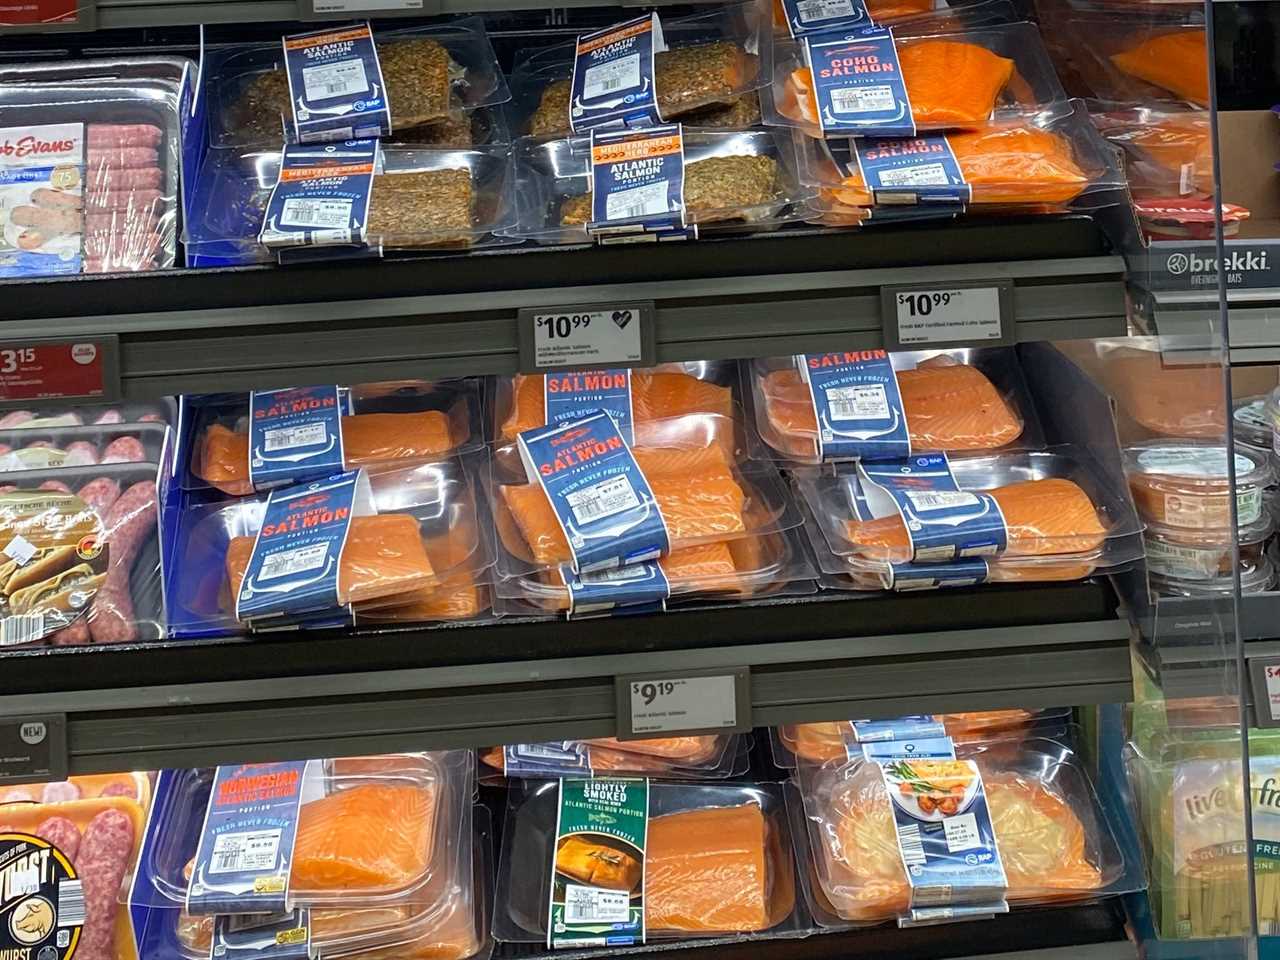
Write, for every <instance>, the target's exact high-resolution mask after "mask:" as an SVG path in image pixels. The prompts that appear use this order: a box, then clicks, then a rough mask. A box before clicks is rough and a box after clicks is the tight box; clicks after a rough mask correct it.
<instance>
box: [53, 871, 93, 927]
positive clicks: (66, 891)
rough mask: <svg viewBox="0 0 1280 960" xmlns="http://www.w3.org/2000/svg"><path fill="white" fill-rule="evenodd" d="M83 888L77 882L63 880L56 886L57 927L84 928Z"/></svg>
mask: <svg viewBox="0 0 1280 960" xmlns="http://www.w3.org/2000/svg"><path fill="white" fill-rule="evenodd" d="M85 919H86V914H85V907H84V886H83V885H82V884H81V882H80V881H79V880H63V881H62V882H61V883H60V884H58V926H60V927H80V926H84V921H85Z"/></svg>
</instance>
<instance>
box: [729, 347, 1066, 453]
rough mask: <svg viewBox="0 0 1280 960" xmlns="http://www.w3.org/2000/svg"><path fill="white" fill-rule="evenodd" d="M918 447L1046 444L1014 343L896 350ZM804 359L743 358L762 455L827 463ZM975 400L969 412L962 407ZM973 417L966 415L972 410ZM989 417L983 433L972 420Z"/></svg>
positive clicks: (906, 407)
mask: <svg viewBox="0 0 1280 960" xmlns="http://www.w3.org/2000/svg"><path fill="white" fill-rule="evenodd" d="M889 360H890V362H891V363H892V365H893V368H894V371H895V372H896V373H898V385H899V389H900V390H901V392H902V394H903V405H904V410H903V412H904V413H905V414H906V417H907V426H908V431H909V433H910V437H911V446H912V449H913V450H914V451H917V452H925V451H935V450H944V451H974V450H992V449H997V448H1009V449H1019V448H1022V447H1036V446H1040V445H1041V440H1042V438H1041V436H1040V428H1039V422H1038V420H1037V419H1036V417H1035V414H1034V412H1033V411H1034V410H1035V405H1034V404H1033V403H1032V401H1031V393H1030V390H1029V389H1028V386H1027V382H1026V380H1025V378H1024V377H1023V375H1022V370H1021V368H1020V367H1019V365H1018V360H1017V355H1016V354H1015V352H1014V351H1013V349H1012V348H1008V347H989V348H973V347H964V348H959V349H953V350H918V351H909V352H901V353H892V354H890V355H889ZM803 362H804V357H803V356H794V357H766V358H763V359H759V360H751V361H744V370H743V379H744V380H746V381H747V382H749V383H750V384H751V405H752V413H753V415H754V422H755V426H756V432H757V433H758V434H759V436H760V438H761V439H762V440H764V442H765V444H767V449H765V448H753V449H752V451H751V452H752V455H753V456H755V457H756V458H758V459H761V458H763V459H782V460H788V461H792V462H796V463H807V464H816V463H820V462H822V461H821V459H820V458H819V450H818V420H817V415H816V414H815V413H814V409H813V399H812V395H811V394H810V391H809V386H808V384H807V383H806V382H805V380H804V376H803V373H802V371H801V369H800V364H802V363H803ZM961 401H968V402H969V403H970V404H971V405H972V407H971V408H970V409H969V410H958V409H957V408H956V405H957V404H958V403H960V402H961ZM966 413H968V414H970V416H969V417H966V416H965V414H966ZM983 416H985V417H987V419H988V421H989V422H988V423H984V424H982V426H983V427H984V428H986V429H985V432H983V433H981V434H979V433H977V432H976V431H975V430H974V429H972V427H971V422H972V421H973V420H974V419H977V418H979V417H983Z"/></svg>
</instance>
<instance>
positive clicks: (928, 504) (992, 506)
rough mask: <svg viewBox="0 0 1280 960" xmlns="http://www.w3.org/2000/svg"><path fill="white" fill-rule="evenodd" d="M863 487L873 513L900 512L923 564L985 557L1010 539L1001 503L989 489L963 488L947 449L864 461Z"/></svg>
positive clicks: (860, 469) (915, 555) (914, 554)
mask: <svg viewBox="0 0 1280 960" xmlns="http://www.w3.org/2000/svg"><path fill="white" fill-rule="evenodd" d="M858 472H859V474H860V476H861V479H862V492H863V495H864V496H865V498H866V503H867V507H868V508H869V509H870V511H871V514H872V516H874V517H887V516H892V515H893V514H894V513H897V514H898V515H899V516H901V517H902V522H903V524H904V525H905V526H906V528H907V535H908V537H909V538H910V540H911V550H912V559H914V560H916V561H918V562H924V563H946V562H949V561H952V560H959V559H966V558H971V557H983V556H991V555H994V554H998V553H1001V552H1003V551H1004V548H1005V546H1006V544H1007V543H1008V532H1007V531H1006V529H1005V524H1004V515H1003V514H1002V513H1001V512H1000V504H999V503H997V502H996V498H995V497H993V496H991V494H989V493H984V492H982V491H973V490H961V489H960V488H959V486H957V484H956V481H955V477H953V476H952V474H951V463H950V461H948V460H947V455H946V454H945V453H926V454H921V455H919V456H915V457H910V458H908V459H905V460H896V461H890V462H887V463H860V464H859V465H858Z"/></svg>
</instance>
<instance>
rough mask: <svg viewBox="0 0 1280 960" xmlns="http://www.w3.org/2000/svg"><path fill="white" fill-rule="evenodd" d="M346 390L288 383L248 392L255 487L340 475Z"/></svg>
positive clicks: (261, 488)
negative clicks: (289, 385) (277, 388)
mask: <svg viewBox="0 0 1280 960" xmlns="http://www.w3.org/2000/svg"><path fill="white" fill-rule="evenodd" d="M347 397H348V393H347V391H346V390H343V389H341V388H339V387H335V386H330V387H289V388H287V389H284V390H254V391H253V392H252V393H250V394H249V479H250V482H251V483H252V484H253V488H254V489H255V490H269V489H271V488H272V487H280V486H287V485H289V484H294V483H301V482H302V481H304V480H311V479H314V478H316V477H327V476H330V475H332V474H335V473H341V472H342V469H343V451H342V417H343V415H344V414H346V413H348V412H349V411H348V410H346V409H345V408H346V406H347V404H348V400H347Z"/></svg>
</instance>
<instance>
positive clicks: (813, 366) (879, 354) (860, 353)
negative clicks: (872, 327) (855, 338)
mask: <svg viewBox="0 0 1280 960" xmlns="http://www.w3.org/2000/svg"><path fill="white" fill-rule="evenodd" d="M888 357H889V354H888V352H887V351H885V350H854V351H850V352H846V353H819V354H816V355H815V356H812V357H809V358H808V361H807V362H808V364H809V369H810V370H824V369H827V368H828V367H843V366H845V365H847V364H850V363H866V362H868V361H870V360H886V359H888Z"/></svg>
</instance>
